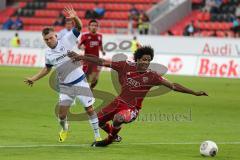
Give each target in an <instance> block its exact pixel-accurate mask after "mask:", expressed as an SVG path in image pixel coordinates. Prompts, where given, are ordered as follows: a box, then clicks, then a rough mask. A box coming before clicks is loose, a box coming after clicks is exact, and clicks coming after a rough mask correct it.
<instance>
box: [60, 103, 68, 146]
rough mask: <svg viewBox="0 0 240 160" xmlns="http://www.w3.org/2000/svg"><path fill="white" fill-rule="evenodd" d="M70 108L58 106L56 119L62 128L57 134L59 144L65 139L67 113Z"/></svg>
mask: <svg viewBox="0 0 240 160" xmlns="http://www.w3.org/2000/svg"><path fill="white" fill-rule="evenodd" d="M69 107H70V106H62V105H60V106H59V111H58V118H59V124H60V125H61V127H62V130H61V131H60V132H59V142H64V141H65V139H66V138H67V134H68V129H69V124H68V121H67V113H68V110H69Z"/></svg>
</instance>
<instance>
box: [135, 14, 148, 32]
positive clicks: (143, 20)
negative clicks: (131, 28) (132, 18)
mask: <svg viewBox="0 0 240 160" xmlns="http://www.w3.org/2000/svg"><path fill="white" fill-rule="evenodd" d="M149 23H150V22H149V18H148V16H147V14H146V13H143V12H142V13H141V14H140V15H139V17H138V32H139V34H148V30H149Z"/></svg>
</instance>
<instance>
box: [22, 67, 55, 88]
mask: <svg viewBox="0 0 240 160" xmlns="http://www.w3.org/2000/svg"><path fill="white" fill-rule="evenodd" d="M50 71H51V68H48V67H44V68H42V69H41V70H40V71H39V72H38V73H37V74H35V75H34V76H32V77H28V78H25V80H24V82H25V83H26V84H28V85H29V86H32V85H33V84H34V82H35V81H37V80H39V79H41V78H43V77H44V76H46V75H47V74H48V73H49V72H50Z"/></svg>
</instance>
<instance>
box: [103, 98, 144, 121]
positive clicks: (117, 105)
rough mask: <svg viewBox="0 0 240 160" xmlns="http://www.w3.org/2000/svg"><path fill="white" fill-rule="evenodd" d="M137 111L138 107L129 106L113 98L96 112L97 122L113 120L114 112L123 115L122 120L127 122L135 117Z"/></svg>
mask: <svg viewBox="0 0 240 160" xmlns="http://www.w3.org/2000/svg"><path fill="white" fill-rule="evenodd" d="M138 113H139V109H137V108H136V107H130V106H129V105H128V104H126V103H124V102H122V101H120V100H117V99H115V100H114V101H113V102H112V103H110V104H109V105H107V106H106V107H104V108H102V109H101V110H100V111H99V112H98V119H99V123H106V122H108V121H110V120H113V118H114V116H115V115H116V114H121V115H122V116H123V117H124V122H125V123H129V122H132V121H134V120H135V119H136V118H137V116H138Z"/></svg>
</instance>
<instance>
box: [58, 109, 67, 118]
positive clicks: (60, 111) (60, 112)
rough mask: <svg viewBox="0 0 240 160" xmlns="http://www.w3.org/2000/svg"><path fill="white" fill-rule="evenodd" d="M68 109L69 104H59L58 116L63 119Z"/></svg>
mask: <svg viewBox="0 0 240 160" xmlns="http://www.w3.org/2000/svg"><path fill="white" fill-rule="evenodd" d="M68 110H69V106H59V111H58V117H59V118H60V119H65V118H66V117H67V113H68Z"/></svg>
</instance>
